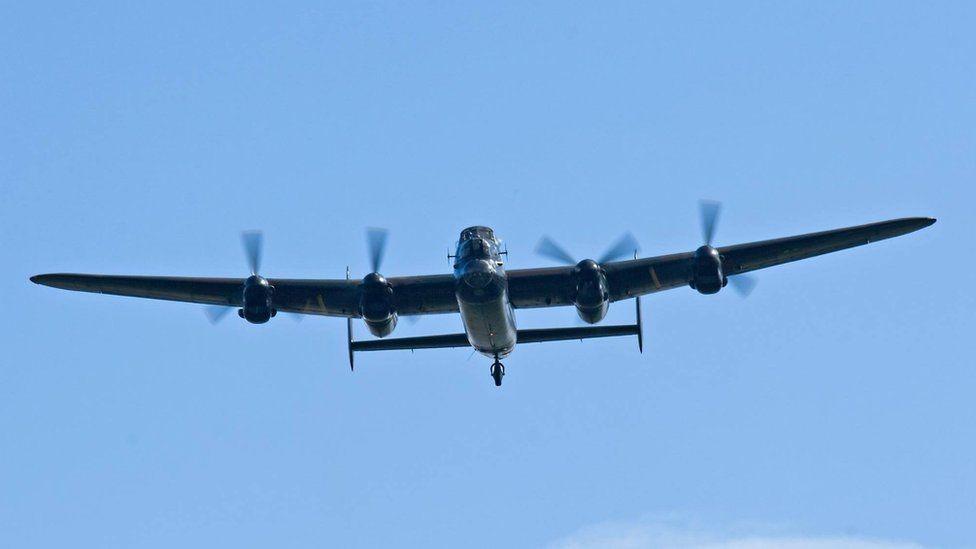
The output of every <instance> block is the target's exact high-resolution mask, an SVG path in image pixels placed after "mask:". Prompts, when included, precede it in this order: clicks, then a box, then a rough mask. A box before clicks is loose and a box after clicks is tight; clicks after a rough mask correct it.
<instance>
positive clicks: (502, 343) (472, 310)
mask: <svg viewBox="0 0 976 549" xmlns="http://www.w3.org/2000/svg"><path fill="white" fill-rule="evenodd" d="M454 281H455V283H454V294H455V296H456V297H457V302H458V308H459V309H460V312H461V321H462V322H463V323H464V332H465V334H467V336H468V342H469V343H471V346H472V347H473V348H474V349H475V350H477V351H478V352H480V353H482V354H484V355H486V356H490V357H495V358H501V357H505V356H507V355H508V354H509V353H511V352H512V350H513V349H514V348H515V343H516V339H517V337H516V336H517V332H516V326H515V311H514V309H513V308H512V304H511V302H510V300H509V298H508V277H506V276H505V268H504V263H503V261H502V253H501V250H500V249H499V242H498V240H497V239H495V236H494V233H493V232H492V230H491V229H490V228H488V227H469V228H467V229H465V230H463V231H461V238H460V240H459V241H458V247H457V252H456V256H455V261H454Z"/></svg>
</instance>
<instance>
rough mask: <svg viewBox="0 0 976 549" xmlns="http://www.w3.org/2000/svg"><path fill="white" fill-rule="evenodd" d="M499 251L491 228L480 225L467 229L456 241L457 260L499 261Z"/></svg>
mask: <svg viewBox="0 0 976 549" xmlns="http://www.w3.org/2000/svg"><path fill="white" fill-rule="evenodd" d="M499 251H500V250H499V244H498V241H497V240H495V232H494V231H492V230H491V228H489V227H482V226H480V225H479V226H474V227H468V228H467V229H464V230H463V231H461V238H460V240H458V247H457V258H458V259H457V260H458V261H463V260H466V259H494V260H496V261H499V259H498V256H499ZM499 264H500V263H499Z"/></svg>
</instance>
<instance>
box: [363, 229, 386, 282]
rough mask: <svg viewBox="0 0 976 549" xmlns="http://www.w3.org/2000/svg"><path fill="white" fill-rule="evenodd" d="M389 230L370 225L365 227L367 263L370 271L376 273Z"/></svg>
mask: <svg viewBox="0 0 976 549" xmlns="http://www.w3.org/2000/svg"><path fill="white" fill-rule="evenodd" d="M387 234H389V231H387V230H386V229H378V228H376V227H370V228H369V229H366V243H367V245H368V246H369V264H370V267H371V268H372V269H373V271H372V272H374V273H378V272H379V271H380V265H382V264H383V255H384V253H385V252H386V236H387Z"/></svg>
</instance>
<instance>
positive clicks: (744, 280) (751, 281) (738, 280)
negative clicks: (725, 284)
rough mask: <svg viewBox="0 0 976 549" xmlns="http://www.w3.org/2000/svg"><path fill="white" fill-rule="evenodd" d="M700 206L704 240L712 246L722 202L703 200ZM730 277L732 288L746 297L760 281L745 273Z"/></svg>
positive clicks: (707, 244)
mask: <svg viewBox="0 0 976 549" xmlns="http://www.w3.org/2000/svg"><path fill="white" fill-rule="evenodd" d="M698 208H699V213H700V215H701V229H702V240H704V241H705V246H708V247H712V240H713V239H714V238H715V230H716V228H717V227H718V218H719V214H721V213H722V203H721V202H718V201H715V200H701V201H699V203H698ZM728 279H729V283H730V284H731V285H732V289H734V290H735V291H736V293H738V294H739V296H741V297H744V298H745V297H749V294H751V293H752V290H754V289H755V288H756V284H757V282H758V281H757V280H756V279H755V278H754V277H752V276H749V275H743V274H739V275H731V276H729V277H728Z"/></svg>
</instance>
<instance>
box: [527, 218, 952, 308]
mask: <svg viewBox="0 0 976 549" xmlns="http://www.w3.org/2000/svg"><path fill="white" fill-rule="evenodd" d="M933 223H935V219H932V218H928V217H908V218H903V219H892V220H889V221H880V222H877V223H868V224H866V225H858V226H855V227H846V228H843V229H833V230H830V231H821V232H817V233H809V234H802V235H798V236H789V237H786V238H776V239H773V240H763V241H760V242H750V243H747V244H737V245H734V246H724V247H719V248H718V252H719V254H720V256H721V258H722V267H723V269H724V272H725V274H726V275H728V276H735V275H739V274H743V273H747V272H750V271H755V270H757V269H765V268H767V267H773V266H775V265H781V264H783V263H789V262H791V261H799V260H801V259H807V258H811V257H816V256H818V255H823V254H827V253H831V252H837V251H840V250H845V249H847V248H853V247H855V246H862V245H864V244H870V243H872V242H877V241H879V240H885V239H888V238H894V237H896V236H901V235H904V234H908V233H911V232H913V231H917V230H919V229H923V228H925V227H928V226H929V225H931V224H933ZM694 257H695V254H694V252H684V253H677V254H671V255H664V256H658V257H648V258H642V259H632V260H628V261H615V262H612V263H607V264H605V265H603V268H604V270H605V271H606V275H607V283H608V286H609V287H610V301H619V300H622V299H630V298H632V297H638V296H642V295H646V294H650V293H654V292H660V291H662V290H669V289H671V288H678V287H681V286H687V285H688V283H689V282H691V277H692V263H693V260H694ZM508 282H509V294H510V296H511V299H512V304H513V305H515V307H517V308H529V307H553V306H559V305H572V304H573V296H574V295H575V293H576V277H575V267H550V268H544V269H520V270H513V271H509V272H508Z"/></svg>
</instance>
